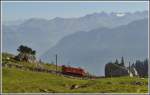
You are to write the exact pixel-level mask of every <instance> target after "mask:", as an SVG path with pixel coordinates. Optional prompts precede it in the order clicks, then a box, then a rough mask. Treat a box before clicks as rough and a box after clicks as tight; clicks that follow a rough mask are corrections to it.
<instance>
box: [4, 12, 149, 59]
mask: <svg viewBox="0 0 150 95" xmlns="http://www.w3.org/2000/svg"><path fill="white" fill-rule="evenodd" d="M147 17H148V12H147V11H143V12H135V13H105V12H101V13H93V14H88V15H86V16H84V17H80V18H60V17H56V18H54V19H51V20H46V19H38V18H32V19H28V20H23V21H21V22H18V21H16V22H15V21H13V22H7V23H4V24H3V51H4V52H10V53H15V52H16V49H17V48H18V46H19V45H21V44H23V45H27V46H30V47H32V48H33V49H35V50H37V53H38V56H40V55H42V54H44V53H45V52H46V51H47V50H49V49H50V48H51V47H53V46H55V45H56V44H57V43H58V42H59V41H61V39H62V38H63V37H65V36H68V35H71V34H73V33H75V32H78V31H90V30H94V29H97V28H102V27H106V28H115V27H118V26H120V25H126V24H128V23H130V22H132V21H135V20H139V19H144V18H147Z"/></svg>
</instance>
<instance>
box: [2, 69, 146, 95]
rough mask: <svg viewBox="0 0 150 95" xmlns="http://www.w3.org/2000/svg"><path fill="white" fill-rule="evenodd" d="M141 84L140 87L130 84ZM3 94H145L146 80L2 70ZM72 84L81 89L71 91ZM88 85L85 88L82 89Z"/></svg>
mask: <svg viewBox="0 0 150 95" xmlns="http://www.w3.org/2000/svg"><path fill="white" fill-rule="evenodd" d="M133 82H142V83H143V84H142V85H135V84H132V83H133ZM2 83H3V84H2V85H3V92H4V93H9V92H13V93H17V92H22V93H23V92H26V93H32V92H34V93H39V92H41V93H42V92H48V93H147V92H148V80H147V78H145V79H140V78H136V77H135V78H129V77H118V78H101V79H95V80H85V79H84V80H82V79H78V78H75V79H73V78H67V77H64V76H60V75H54V74H48V73H39V72H31V71H23V70H19V69H16V68H3V82H2ZM73 84H77V85H79V86H81V88H78V89H73V90H71V89H70V87H71V86H72V85H73ZM84 85H88V86H86V87H82V86H84Z"/></svg>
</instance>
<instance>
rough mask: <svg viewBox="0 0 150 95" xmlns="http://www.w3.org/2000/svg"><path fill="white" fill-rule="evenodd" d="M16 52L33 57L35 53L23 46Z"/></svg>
mask: <svg viewBox="0 0 150 95" xmlns="http://www.w3.org/2000/svg"><path fill="white" fill-rule="evenodd" d="M17 51H18V52H19V53H26V54H31V55H35V54H36V51H35V50H32V49H31V48H29V47H27V46H24V45H20V46H19V48H18V49H17Z"/></svg>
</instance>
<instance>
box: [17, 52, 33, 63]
mask: <svg viewBox="0 0 150 95" xmlns="http://www.w3.org/2000/svg"><path fill="white" fill-rule="evenodd" d="M15 59H16V60H18V61H26V62H29V63H36V57H35V56H33V55H31V54H26V53H19V54H18V55H17V56H15Z"/></svg>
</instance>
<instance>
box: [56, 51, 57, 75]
mask: <svg viewBox="0 0 150 95" xmlns="http://www.w3.org/2000/svg"><path fill="white" fill-rule="evenodd" d="M56 72H57V54H56ZM56 74H57V73H56Z"/></svg>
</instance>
